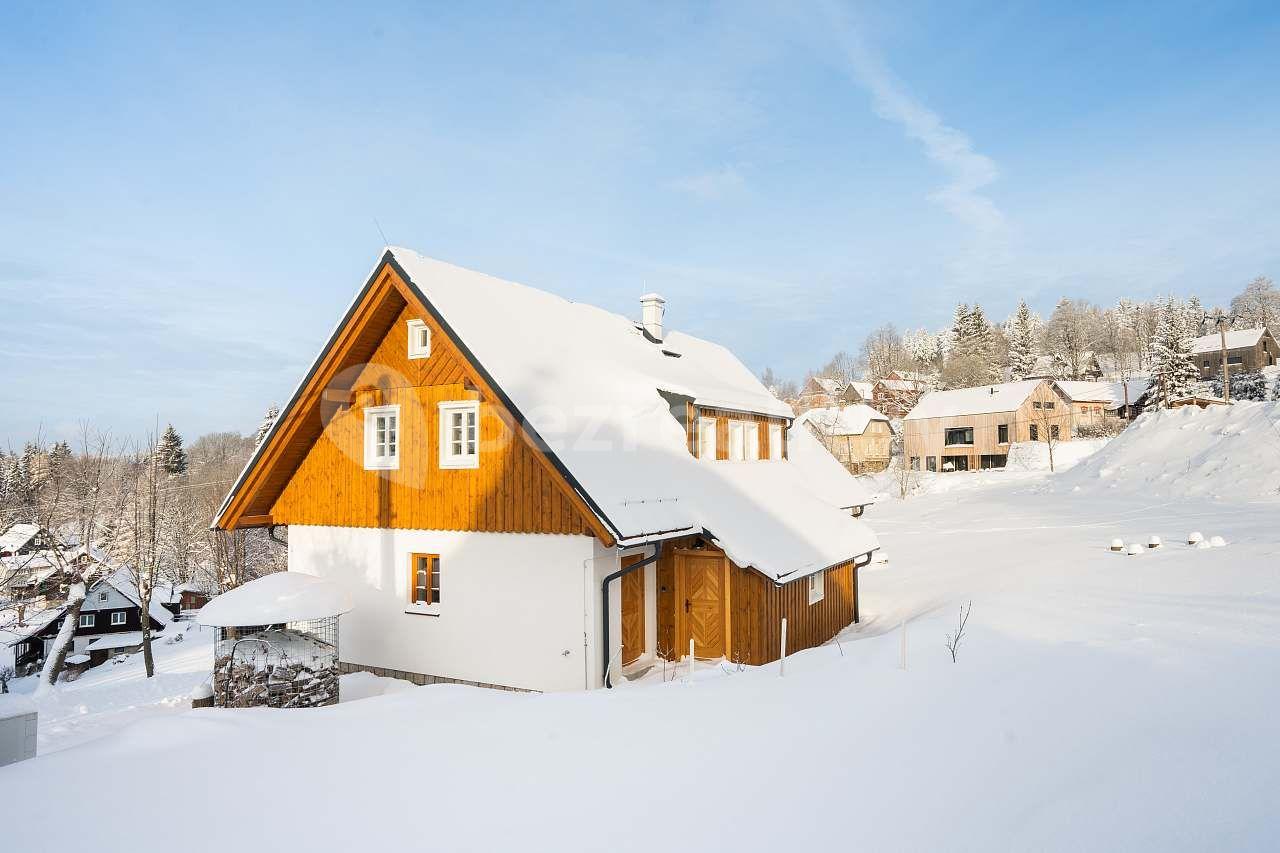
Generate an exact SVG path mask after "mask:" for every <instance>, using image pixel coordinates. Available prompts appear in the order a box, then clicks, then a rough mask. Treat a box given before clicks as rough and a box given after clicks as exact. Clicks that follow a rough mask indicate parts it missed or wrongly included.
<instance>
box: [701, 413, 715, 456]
mask: <svg viewBox="0 0 1280 853" xmlns="http://www.w3.org/2000/svg"><path fill="white" fill-rule="evenodd" d="M698 458H699V459H712V460H714V459H715V458H716V419H715V418H698Z"/></svg>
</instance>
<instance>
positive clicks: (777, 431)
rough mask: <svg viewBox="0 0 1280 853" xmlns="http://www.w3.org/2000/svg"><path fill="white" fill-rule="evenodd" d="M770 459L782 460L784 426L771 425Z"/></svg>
mask: <svg viewBox="0 0 1280 853" xmlns="http://www.w3.org/2000/svg"><path fill="white" fill-rule="evenodd" d="M769 458H770V459H772V460H774V461H777V460H779V459H781V458H782V424H769Z"/></svg>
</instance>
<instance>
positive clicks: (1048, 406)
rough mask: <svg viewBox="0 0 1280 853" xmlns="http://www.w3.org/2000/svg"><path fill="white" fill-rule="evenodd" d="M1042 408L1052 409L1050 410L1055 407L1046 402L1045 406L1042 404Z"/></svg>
mask: <svg viewBox="0 0 1280 853" xmlns="http://www.w3.org/2000/svg"><path fill="white" fill-rule="evenodd" d="M1044 408H1046V409H1052V408H1055V406H1054V404H1053V403H1051V402H1048V401H1046V402H1045V404H1044Z"/></svg>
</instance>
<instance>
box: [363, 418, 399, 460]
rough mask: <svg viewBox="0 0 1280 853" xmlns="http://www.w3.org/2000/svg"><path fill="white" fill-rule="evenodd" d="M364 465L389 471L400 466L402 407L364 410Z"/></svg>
mask: <svg viewBox="0 0 1280 853" xmlns="http://www.w3.org/2000/svg"><path fill="white" fill-rule="evenodd" d="M364 467H365V468H366V469H368V470H370V471H387V470H392V469H395V468H399V467H400V407H399V406H370V407H369V408H367V409H365V410H364Z"/></svg>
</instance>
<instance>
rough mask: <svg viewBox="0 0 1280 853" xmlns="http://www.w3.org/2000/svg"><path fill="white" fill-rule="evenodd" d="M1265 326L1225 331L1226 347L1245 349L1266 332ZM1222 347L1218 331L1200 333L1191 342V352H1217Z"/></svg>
mask: <svg viewBox="0 0 1280 853" xmlns="http://www.w3.org/2000/svg"><path fill="white" fill-rule="evenodd" d="M1266 331H1267V330H1266V329H1265V328H1261V327H1260V328H1257V329H1232V330H1231V331H1229V332H1227V349H1245V348H1247V347H1253V346H1257V345H1258V341H1260V340H1261V339H1262V336H1263V335H1264V334H1266ZM1221 349H1222V336H1221V334H1220V333H1218V332H1214V333H1213V334H1211V335H1201V336H1200V337H1198V338H1196V339H1195V340H1193V341H1192V342H1191V354H1192V355H1201V354H1203V353H1207V352H1219V351H1221Z"/></svg>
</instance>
